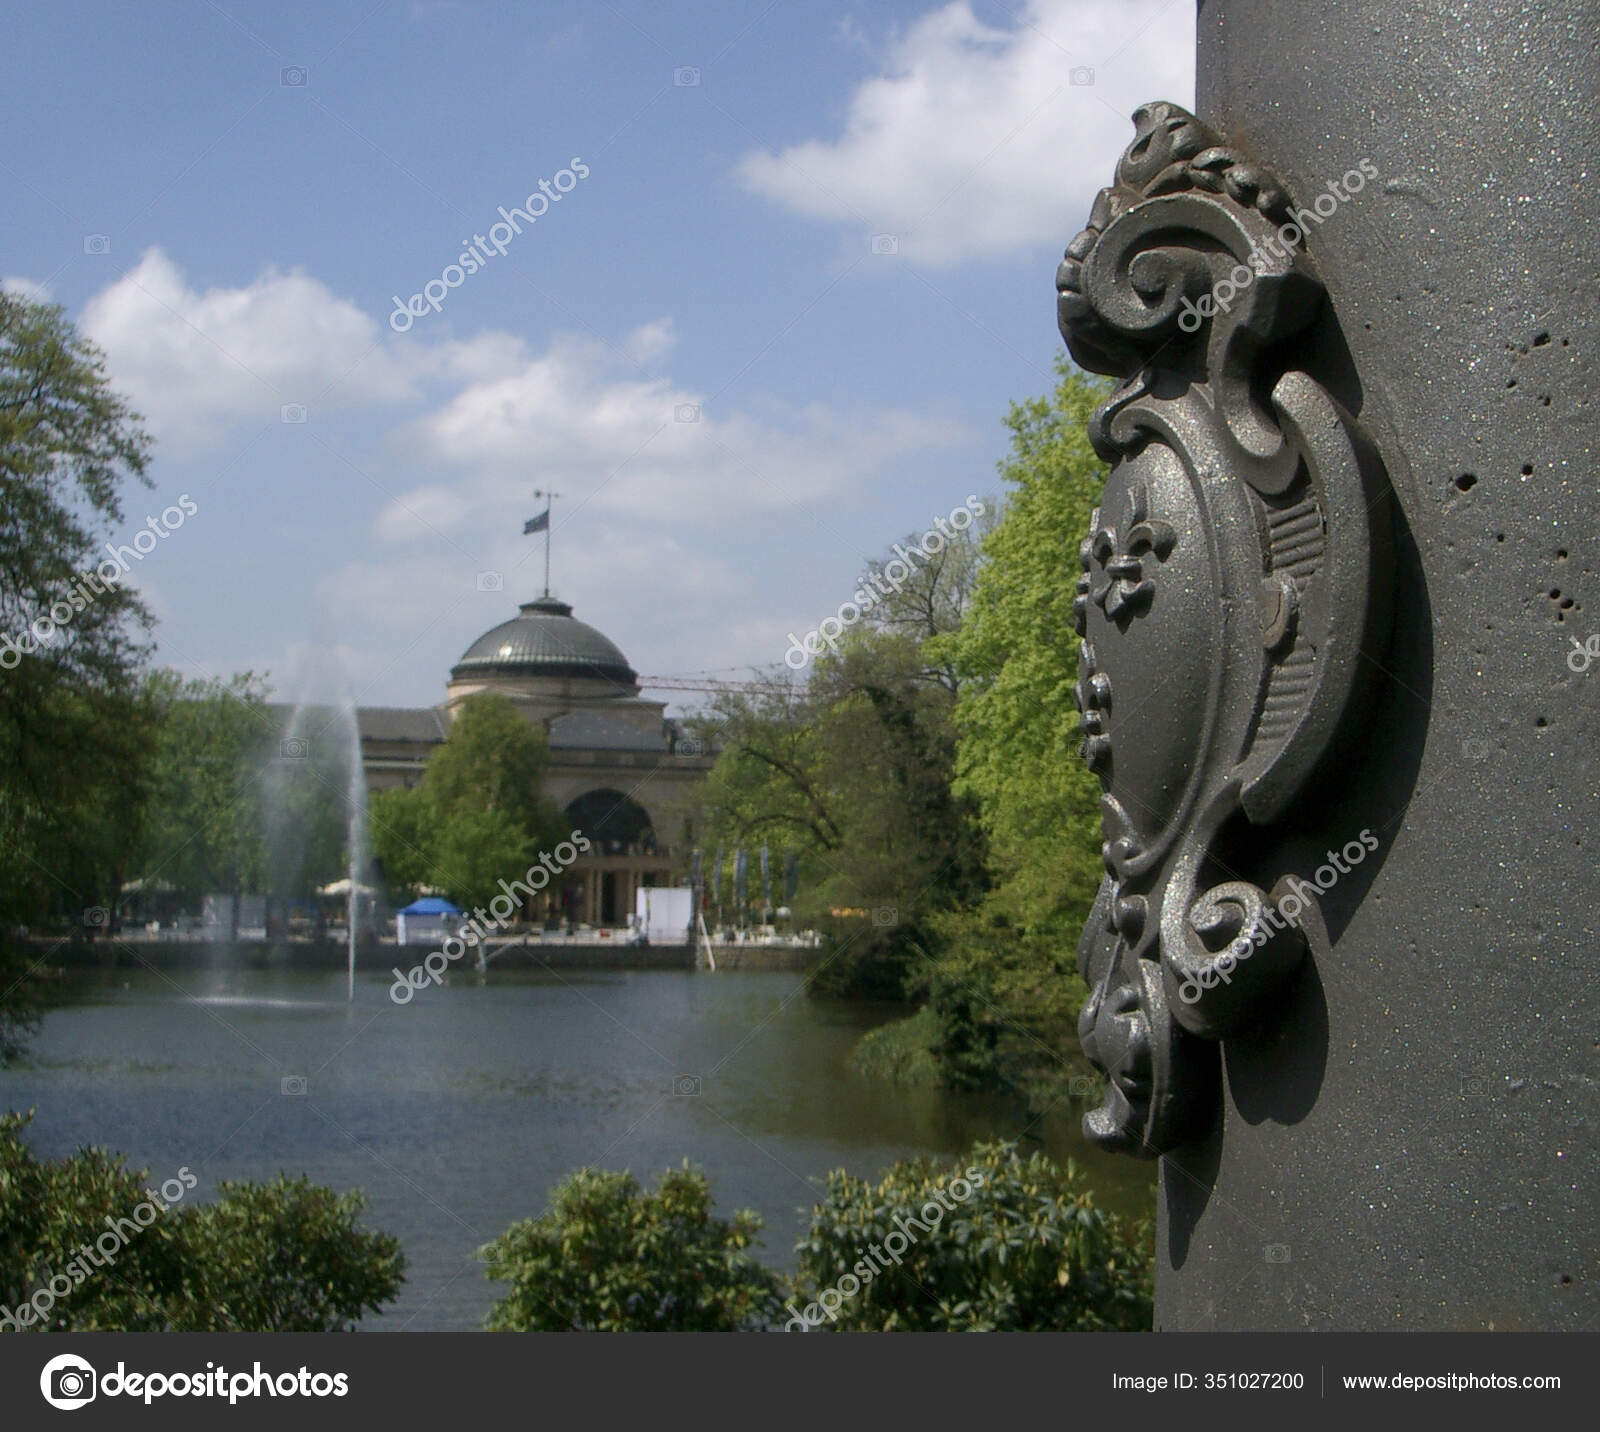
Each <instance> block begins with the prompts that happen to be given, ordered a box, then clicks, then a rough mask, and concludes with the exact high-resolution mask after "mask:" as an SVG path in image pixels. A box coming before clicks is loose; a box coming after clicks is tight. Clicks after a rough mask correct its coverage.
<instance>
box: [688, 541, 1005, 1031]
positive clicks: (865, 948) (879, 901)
mask: <svg viewBox="0 0 1600 1432" xmlns="http://www.w3.org/2000/svg"><path fill="white" fill-rule="evenodd" d="M977 530H978V529H977V528H975V527H973V526H969V527H968V529H967V530H966V531H965V532H963V533H958V534H956V535H955V536H954V537H952V538H950V539H949V540H948V541H947V543H946V546H945V547H944V548H943V550H942V551H940V552H938V553H931V554H929V555H928V556H927V558H926V560H921V559H918V560H917V561H915V562H911V563H908V562H905V561H904V560H903V559H901V558H898V557H888V558H885V559H883V560H882V561H879V562H874V563H872V564H871V565H870V568H869V571H870V573H871V574H872V575H873V576H875V577H882V578H884V580H883V581H881V582H878V583H877V584H876V585H877V587H878V588H879V590H880V591H881V592H883V593H884V595H881V596H876V597H875V599H874V601H873V602H872V604H871V605H870V607H869V609H868V610H867V612H866V614H865V616H864V618H863V621H862V623H861V624H860V625H859V626H857V627H855V628H853V629H852V630H850V631H848V632H847V633H846V634H845V635H844V637H843V639H842V640H840V641H839V642H838V645H837V650H834V651H828V652H824V653H823V654H822V655H821V656H819V657H818V658H816V661H815V665H814V667H813V669H812V672H811V675H810V679H809V681H808V682H807V684H806V685H805V686H804V687H801V686H798V685H796V686H793V687H791V688H790V690H789V691H788V693H787V694H782V695H774V694H764V695H756V696H750V695H740V696H728V697H723V698H721V699H720V700H719V701H718V702H717V703H715V704H714V706H713V709H712V712H711V714H710V715H709V716H708V717H707V718H706V719H705V720H704V721H703V722H702V723H701V724H700V726H699V728H698V729H699V733H700V734H701V735H702V737H703V738H705V739H707V740H708V741H709V742H710V743H712V744H714V745H715V746H716V747H717V748H718V751H719V755H718V760H717V764H716V766H715V767H714V768H713V769H712V771H711V774H710V776H709V778H708V781H707V786H706V791H705V795H704V804H703V814H702V826H703V830H704V832H705V833H704V836H703V843H714V844H721V845H722V846H723V847H724V848H725V849H738V848H746V849H753V848H755V847H758V846H760V845H761V844H763V843H771V844H773V845H775V846H776V847H777V848H778V849H779V850H780V852H781V853H782V854H783V855H788V854H790V853H793V854H795V855H796V856H797V857H798V859H799V873H800V882H799V893H798V896H797V898H796V900H795V902H794V905H793V909H794V916H795V919H796V920H797V921H798V922H800V923H803V924H808V925H811V926H814V927H816V928H818V929H820V930H821V931H822V932H823V934H824V936H825V941H826V948H825V952H824V956H823V958H822V960H821V961H820V962H819V963H818V965H817V967H816V968H815V970H814V971H813V973H812V976H811V981H810V983H811V988H812V990H813V991H814V992H816V993H820V994H828V995H841V996H849V997H858V998H859V997H865V998H879V999H901V998H904V997H905V995H906V986H907V979H908V977H910V976H912V975H913V974H914V973H915V972H917V971H918V969H919V967H920V966H921V965H922V964H924V963H925V962H926V960H927V958H928V955H929V951H930V948H931V946H932V943H933V942H932V935H931V927H930V922H931V920H932V919H933V917H934V916H935V915H936V914H937V913H938V912H940V911H943V910H946V909H949V908H951V907H952V906H954V905H959V904H961V903H962V902H966V901H970V900H972V899H974V898H976V897H977V895H978V894H979V893H980V892H981V891H982V889H983V888H984V885H985V881H986V875H985V871H984V863H983V836H982V832H981V830H980V828H979V827H978V825H977V823H976V821H975V819H974V816H975V811H976V807H975V804H974V802H973V801H972V800H971V799H970V798H968V797H965V796H963V795H960V794H958V793H957V792H956V791H954V789H953V787H952V779H953V775H954V763H955V755H956V727H955V724H954V720H953V714H954V709H955V700H956V692H957V689H958V686H959V680H960V675H959V672H958V670H957V668H956V666H955V663H954V654H953V649H952V648H951V647H950V646H949V640H950V638H951V637H952V636H953V634H954V633H955V632H956V631H957V630H958V629H959V626H960V623H961V620H962V614H963V612H964V610H965V608H966V604H967V602H968V601H969V600H970V597H971V592H972V589H973V584H974V581H975V559H976V551H977V547H976V539H975V533H976V531H977ZM916 541H917V539H916V538H915V537H912V538H908V539H907V541H906V543H905V544H903V545H904V547H905V549H907V550H909V549H910V547H911V545H912V544H913V543H914V542H916ZM895 568H899V570H894V569H895ZM891 578H892V579H893V582H897V583H898V587H897V588H896V587H895V586H894V585H893V583H892V582H891V581H890V580H889V579H891ZM869 585H871V584H864V586H863V589H862V590H863V592H865V591H866V590H867V588H868V586H869Z"/></svg>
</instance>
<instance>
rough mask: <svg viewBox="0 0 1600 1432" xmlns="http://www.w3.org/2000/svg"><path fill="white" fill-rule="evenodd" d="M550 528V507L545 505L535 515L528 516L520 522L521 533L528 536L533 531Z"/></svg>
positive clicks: (542, 530)
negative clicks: (542, 509) (541, 510)
mask: <svg viewBox="0 0 1600 1432" xmlns="http://www.w3.org/2000/svg"><path fill="white" fill-rule="evenodd" d="M549 530H550V509H549V508H548V507H547V508H545V510H544V511H543V512H541V513H540V514H539V515H538V516H537V517H530V518H529V519H528V520H527V521H526V522H524V523H523V524H522V535H523V536H524V537H527V536H530V535H531V534H532V533H535V532H548V531H549Z"/></svg>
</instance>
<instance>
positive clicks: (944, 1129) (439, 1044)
mask: <svg viewBox="0 0 1600 1432" xmlns="http://www.w3.org/2000/svg"><path fill="white" fill-rule="evenodd" d="M388 983H389V981H387V980H384V979H380V978H379V977H378V976H377V975H376V974H373V975H369V976H363V977H361V978H359V979H358V982H357V985H356V999H355V1003H354V1005H350V1004H348V1003H347V1002H346V1000H345V998H344V995H345V980H344V975H343V974H342V973H332V972H329V973H310V972H291V971H275V970H250V971H246V970H216V971H196V970H175V971H170V972H160V971H154V970H145V971H138V972H129V971H115V972H82V973H79V974H76V975H75V976H74V977H73V981H72V983H71V984H70V985H69V986H68V987H67V988H66V989H65V990H64V991H63V999H64V1003H63V1004H62V1005H61V1006H60V1007H58V1008H55V1009H53V1010H51V1011H50V1012H49V1013H48V1014H47V1015H46V1017H45V1021H44V1024H43V1026H42V1028H41V1029H40V1031H39V1033H38V1035H37V1036H36V1037H35V1038H34V1040H33V1041H32V1043H31V1046H30V1049H29V1053H28V1055H27V1056H26V1057H25V1058H24V1059H23V1060H22V1061H21V1062H20V1063H19V1064H17V1065H15V1066H13V1067H12V1068H10V1069H6V1070H0V1107H9V1108H12V1109H27V1108H29V1107H37V1109H38V1113H37V1116H36V1117H35V1119H34V1122H33V1123H32V1124H31V1125H30V1126H29V1134H28V1137H29V1140H30V1143H31V1144H32V1147H33V1148H34V1150H35V1151H36V1152H37V1153H38V1154H40V1155H41V1156H48V1157H59V1156H61V1155H64V1154H67V1153H70V1152H71V1151H72V1150H73V1149H75V1148H77V1147H79V1146H80V1145H83V1144H99V1145H102V1146H105V1147H109V1148H112V1149H115V1150H117V1151H119V1152H122V1153H125V1154H126V1155H127V1156H128V1158H129V1161H130V1163H132V1164H133V1165H134V1166H135V1167H147V1168H148V1169H149V1170H150V1172H151V1174H152V1175H153V1176H155V1177H156V1178H162V1179H164V1178H169V1177H171V1176H172V1175H174V1174H175V1173H176V1172H177V1170H178V1168H179V1167H180V1166H187V1167H188V1168H189V1169H191V1170H192V1171H193V1172H194V1173H195V1174H196V1175H198V1177H199V1179H200V1184H199V1187H198V1189H197V1190H196V1193H195V1194H194V1195H191V1197H207V1196H209V1195H210V1194H211V1192H212V1191H213V1190H214V1189H215V1187H216V1184H217V1182H218V1181H219V1180H221V1179H243V1178H251V1179H264V1178H270V1177H271V1176H272V1175H274V1174H276V1173H277V1172H279V1171H280V1170H282V1171H285V1172H288V1173H301V1172H304V1173H307V1174H309V1175H310V1176H311V1178H312V1179H313V1181H315V1182H318V1183H325V1184H329V1185H331V1186H332V1187H334V1188H335V1189H338V1190H341V1191H343V1190H345V1189H350V1188H362V1189H365V1190H366V1192H367V1194H368V1195H369V1197H370V1200H371V1202H370V1205H369V1207H368V1211H367V1214H366V1222H367V1224H368V1225H369V1226H373V1227H379V1228H383V1229H385V1230H387V1231H389V1232H391V1233H394V1234H395V1235H396V1236H398V1237H399V1239H400V1241H401V1244H402V1246H403V1247H404V1249H405V1252H406V1255H407V1257H408V1259H409V1263H410V1266H409V1269H408V1272H407V1281H406V1285H405V1287H404V1289H403V1290H402V1292H401V1295H400V1298H399V1299H398V1301H397V1302H396V1303H395V1304H394V1305H393V1306H392V1307H391V1309H390V1310H389V1312H388V1313H386V1314H385V1315H383V1316H381V1317H376V1318H370V1319H368V1320H367V1323H366V1324H365V1326H367V1327H371V1328H373V1329H379V1330H385V1329H400V1328H405V1329H411V1330H434V1329H439V1330H455V1329H471V1328H475V1327H478V1326H479V1325H480V1323H481V1321H482V1318H483V1315H484V1313H485V1312H486V1311H487V1310H488V1307H489V1304H490V1303H491V1302H492V1301H493V1299H494V1297H495V1296H496V1285H494V1284H491V1283H490V1282H489V1281H488V1280H487V1279H486V1278H485V1277H484V1275H483V1270H482V1266H481V1264H480V1263H479V1262H478V1261H477V1260H476V1259H475V1258H474V1256H473V1255H474V1251H475V1250H476V1249H477V1248H478V1247H480V1246H481V1245H482V1244H484V1243H486V1242H488V1241H489V1240H490V1239H491V1238H494V1237H495V1236H497V1235H498V1234H499V1233H501V1232H502V1231H504V1229H505V1228H506V1227H507V1226H508V1225H510V1224H511V1223H513V1222H515V1221H516V1220H517V1219H520V1218H526V1217H530V1216H534V1215H537V1214H538V1213H540V1212H542V1211H543V1209H544V1206H545V1201H546V1195H547V1193H548V1190H549V1189H550V1188H551V1186H552V1185H554V1184H555V1183H556V1182H558V1181H559V1180H560V1179H561V1178H562V1177H563V1176H564V1175H565V1174H566V1173H568V1172H569V1171H570V1170H572V1169H574V1168H578V1167H580V1166H582V1165H585V1164H588V1165H594V1166H598V1167H604V1168H627V1169H631V1170H632V1171H633V1172H634V1173H635V1174H636V1175H638V1176H639V1177H640V1178H641V1179H642V1180H644V1181H646V1182H653V1181H654V1179H655V1177H656V1175H657V1174H659V1172H660V1171H661V1170H662V1169H664V1168H666V1167H668V1166H672V1165H676V1164H678V1163H680V1162H681V1161H682V1160H683V1159H684V1158H685V1157H687V1158H689V1159H690V1160H691V1161H693V1162H694V1163H695V1164H697V1165H699V1166H700V1167H701V1168H703V1169H704V1170H705V1171H706V1172H707V1174H708V1175H709V1176H710V1179H711V1186H712V1191H713V1193H714V1195H715V1197H716V1200H717V1208H718V1211H719V1212H721V1213H724V1214H726V1213H728V1212H730V1211H732V1210H733V1209H735V1208H754V1209H756V1210H757V1211H758V1212H760V1213H761V1214H762V1215H763V1216H764V1217H765V1219H766V1223H767V1227H766V1234H765V1239H764V1244H763V1247H762V1249H761V1253H762V1256H763V1257H764V1258H765V1259H766V1260H767V1261H768V1262H771V1263H773V1264H774V1265H778V1266H785V1267H787V1266H790V1265H791V1264H792V1251H791V1250H792V1245H793V1244H794V1241H795V1239H796V1237H797V1236H798V1235H799V1233H800V1231H801V1229H802V1227H803V1226H804V1225H805V1222H806V1215H805V1213H803V1212H802V1209H809V1206H810V1204H811V1203H812V1202H813V1201H814V1200H815V1198H816V1196H817V1192H818V1188H819V1186H820V1180H821V1178H822V1177H823V1176H824V1175H825V1174H826V1173H827V1171H828V1170H830V1169H832V1168H836V1167H841V1166H842V1167H845V1168H848V1169H849V1170H850V1171H851V1172H852V1173H855V1174H858V1175H862V1176H868V1177H876V1176H878V1175H879V1174H880V1173H881V1172H882V1170H883V1168H884V1167H885V1166H886V1165H887V1164H889V1163H892V1162H893V1161H894V1160H895V1159H897V1158H903V1157H907V1156H910V1155H913V1154H919V1153H927V1154H937V1155H950V1154H954V1153H957V1152H959V1151H960V1150H962V1149H964V1148H965V1147H966V1146H967V1145H968V1144H969V1143H970V1142H971V1141H972V1140H973V1139H975V1138H981V1137H988V1136H995V1135H1006V1136H1015V1135H1017V1134H1018V1133H1020V1132H1022V1130H1023V1128H1024V1125H1023V1122H1022V1120H1021V1118H1020V1116H1019V1114H1018V1113H1017V1111H1016V1110H1014V1109H1013V1108H1012V1107H1011V1106H1010V1105H1009V1104H1008V1103H1007V1102H1006V1101H1004V1100H1001V1099H997V1098H990V1097H985V1096H976V1095H960V1094H954V1093H948V1092H942V1091H938V1090H920V1089H919V1090H906V1089H900V1088H898V1087H896V1086H894V1085H891V1084H886V1083H884V1082H882V1081H880V1080H876V1079H871V1078H867V1077H865V1076H861V1075H857V1074H855V1073H853V1072H852V1071H851V1070H850V1069H849V1067H848V1060H849V1055H850V1051H851V1048H852V1047H853V1045H854V1044H855V1041H856V1040H857V1039H858V1038H859V1037H860V1035H861V1034H862V1033H863V1032H864V1031H865V1030H866V1029H868V1028H870V1027H871V1026H872V1025H873V1024H874V1023H877V1022H879V1021H881V1020H882V1018H883V1017H884V1015H883V1013H881V1012H871V1011H864V1010H862V1009H860V1008H859V1007H852V1006H841V1005H832V1004H818V1003H817V1002H815V1001H812V1000H810V999H808V998H807V997H806V996H805V994H804V992H803V990H802V977H801V976H800V975H798V974H788V973H757V972H742V971H725V972H722V973H719V974H714V975H713V974H696V973H691V972H687V971H618V972H604V973H593V974H584V973H572V972H563V973H561V974H559V975H549V974H535V973H524V972H514V971H495V972H491V973H490V975H489V976H487V978H480V977H478V976H475V975H473V974H471V973H470V972H467V973H465V974H464V975H458V976H456V977H455V978H454V979H453V982H452V983H450V984H448V985H446V986H444V987H443V988H434V987H432V986H430V987H428V988H427V989H426V990H424V991H421V992H419V993H418V994H417V996H416V998H415V999H413V1000H412V1002H411V1003H410V1004H409V1005H407V1006H405V1007H403V1008H401V1007H397V1006H396V1005H394V1004H392V1003H391V1002H390V1000H389V998H388V994H387V990H388ZM302 1089H303V1091H304V1092H299V1091H301V1090H302ZM1076 1115H1077V1111H1076V1110H1072V1109H1067V1110H1064V1111H1063V1116H1062V1117H1061V1118H1059V1119H1049V1120H1046V1121H1045V1123H1044V1125H1043V1126H1042V1130H1041V1131H1040V1132H1041V1134H1042V1139H1043V1147H1044V1148H1045V1149H1046V1151H1047V1152H1049V1153H1050V1154H1051V1155H1052V1156H1054V1157H1056V1158H1065V1157H1067V1156H1069V1155H1070V1156H1071V1157H1073V1158H1074V1159H1076V1160H1077V1161H1078V1162H1079V1163H1080V1164H1081V1165H1084V1166H1086V1167H1088V1168H1089V1170H1090V1174H1091V1178H1092V1179H1093V1181H1094V1183H1095V1186H1096V1188H1097V1189H1098V1190H1099V1192H1100V1196H1101V1198H1102V1199H1103V1201H1104V1202H1106V1203H1107V1204H1108V1205H1110V1206H1113V1207H1117V1208H1120V1209H1124V1210H1127V1211H1130V1212H1135V1213H1140V1214H1145V1213H1148V1212H1150V1211H1151V1210H1152V1208H1153V1182H1152V1176H1151V1173H1150V1170H1149V1169H1148V1168H1147V1167H1145V1166H1142V1165H1139V1164H1136V1163H1134V1162H1133V1161H1131V1160H1125V1159H1118V1158H1110V1157H1106V1156H1103V1155H1099V1154H1097V1153H1096V1152H1095V1151H1094V1150H1093V1149H1090V1148H1087V1147H1086V1146H1084V1145H1083V1144H1082V1142H1081V1140H1080V1139H1079V1138H1078V1135H1077V1132H1076Z"/></svg>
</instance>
